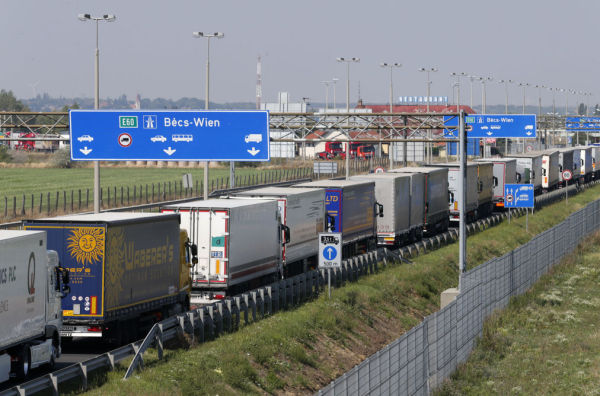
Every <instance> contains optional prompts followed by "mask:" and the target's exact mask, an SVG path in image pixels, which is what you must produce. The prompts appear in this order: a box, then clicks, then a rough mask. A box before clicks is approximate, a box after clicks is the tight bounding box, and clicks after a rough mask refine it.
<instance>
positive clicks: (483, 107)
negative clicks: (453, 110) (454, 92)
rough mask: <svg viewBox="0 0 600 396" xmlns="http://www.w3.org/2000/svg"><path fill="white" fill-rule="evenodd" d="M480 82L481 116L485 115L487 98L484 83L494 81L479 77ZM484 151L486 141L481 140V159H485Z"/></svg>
mask: <svg viewBox="0 0 600 396" xmlns="http://www.w3.org/2000/svg"><path fill="white" fill-rule="evenodd" d="M480 80H481V114H487V113H486V102H487V98H486V92H485V82H486V81H493V80H494V79H493V78H492V77H480ZM486 151H487V141H486V139H483V158H486V157H487V154H486Z"/></svg>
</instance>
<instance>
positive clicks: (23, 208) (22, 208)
mask: <svg viewBox="0 0 600 396" xmlns="http://www.w3.org/2000/svg"><path fill="white" fill-rule="evenodd" d="M21 215H25V194H23V205H21Z"/></svg>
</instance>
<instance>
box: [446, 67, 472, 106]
mask: <svg viewBox="0 0 600 396" xmlns="http://www.w3.org/2000/svg"><path fill="white" fill-rule="evenodd" d="M450 75H451V76H453V77H456V112H457V113H458V112H459V111H460V78H461V77H468V76H467V73H465V72H461V73H454V72H453V73H450Z"/></svg>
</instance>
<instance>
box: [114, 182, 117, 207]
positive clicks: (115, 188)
mask: <svg viewBox="0 0 600 396" xmlns="http://www.w3.org/2000/svg"><path fill="white" fill-rule="evenodd" d="M113 192H114V193H115V198H114V200H113V206H115V207H116V206H117V186H114V187H113Z"/></svg>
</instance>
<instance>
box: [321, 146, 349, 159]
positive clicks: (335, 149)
mask: <svg viewBox="0 0 600 396" xmlns="http://www.w3.org/2000/svg"><path fill="white" fill-rule="evenodd" d="M343 152H344V148H343V147H342V143H339V142H325V150H324V151H321V152H320V153H317V155H316V157H317V158H319V159H326V160H330V159H334V158H335V157H337V156H338V155H342V154H343Z"/></svg>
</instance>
